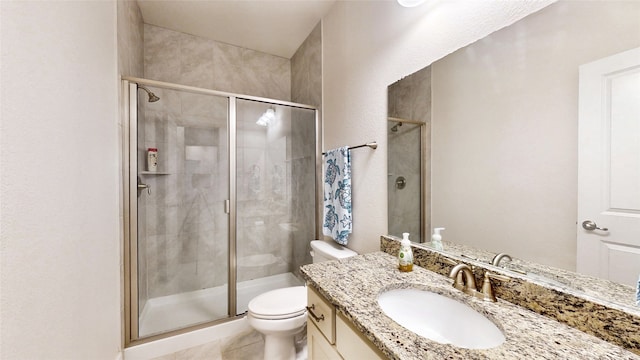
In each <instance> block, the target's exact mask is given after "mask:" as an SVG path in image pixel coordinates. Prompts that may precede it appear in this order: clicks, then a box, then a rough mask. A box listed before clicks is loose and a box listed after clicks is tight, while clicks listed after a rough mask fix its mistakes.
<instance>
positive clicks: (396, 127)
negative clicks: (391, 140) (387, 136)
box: [391, 123, 402, 132]
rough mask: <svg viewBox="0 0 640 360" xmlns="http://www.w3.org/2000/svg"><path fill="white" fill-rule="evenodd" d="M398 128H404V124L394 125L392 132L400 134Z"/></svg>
mask: <svg viewBox="0 0 640 360" xmlns="http://www.w3.org/2000/svg"><path fill="white" fill-rule="evenodd" d="M398 126H402V123H398V124H397V125H394V126H393V127H391V131H393V132H398Z"/></svg>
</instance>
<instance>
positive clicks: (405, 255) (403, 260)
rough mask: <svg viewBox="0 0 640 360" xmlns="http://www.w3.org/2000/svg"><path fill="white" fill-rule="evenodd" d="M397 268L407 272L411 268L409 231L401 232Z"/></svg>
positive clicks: (411, 252) (411, 255) (411, 254)
mask: <svg viewBox="0 0 640 360" xmlns="http://www.w3.org/2000/svg"><path fill="white" fill-rule="evenodd" d="M398 268H399V269H400V271H402V272H409V271H411V270H413V251H412V250H411V241H410V240H409V233H402V241H401V242H400V252H398Z"/></svg>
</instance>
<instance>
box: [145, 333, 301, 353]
mask: <svg viewBox="0 0 640 360" xmlns="http://www.w3.org/2000/svg"><path fill="white" fill-rule="evenodd" d="M263 350H264V338H263V335H262V334H260V333H258V332H256V331H254V330H250V331H248V332H244V333H240V334H237V335H234V336H230V337H228V338H223V339H221V340H216V341H212V342H210V343H206V344H204V345H200V346H196V347H192V348H189V349H185V350H181V351H178V352H175V353H172V354H168V355H164V356H160V357H156V358H153V359H151V360H205V359H206V360H262V359H263ZM306 359H307V331H306V329H305V331H303V332H302V333H301V334H300V335H298V336H296V360H306Z"/></svg>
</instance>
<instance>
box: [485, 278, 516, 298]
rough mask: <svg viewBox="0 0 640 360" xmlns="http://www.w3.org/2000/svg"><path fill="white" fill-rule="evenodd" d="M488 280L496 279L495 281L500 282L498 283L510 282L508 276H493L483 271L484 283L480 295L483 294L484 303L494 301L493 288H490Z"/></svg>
mask: <svg viewBox="0 0 640 360" xmlns="http://www.w3.org/2000/svg"><path fill="white" fill-rule="evenodd" d="M489 279H496V280H500V281H509V280H511V278H510V277H508V276H504V275H498V274H494V273H492V272H489V271H485V273H484V281H483V283H482V294H483V299H484V300H486V301H493V302H495V301H496V296H495V295H494V293H493V287H492V286H491V280H489Z"/></svg>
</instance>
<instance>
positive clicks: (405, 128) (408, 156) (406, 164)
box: [387, 67, 431, 242]
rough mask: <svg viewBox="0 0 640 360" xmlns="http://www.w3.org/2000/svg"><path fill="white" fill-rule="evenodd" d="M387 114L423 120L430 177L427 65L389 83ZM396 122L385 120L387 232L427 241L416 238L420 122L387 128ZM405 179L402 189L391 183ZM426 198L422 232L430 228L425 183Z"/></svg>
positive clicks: (429, 86)
mask: <svg viewBox="0 0 640 360" xmlns="http://www.w3.org/2000/svg"><path fill="white" fill-rule="evenodd" d="M388 106H389V116H391V117H396V118H403V119H410V120H416V121H423V122H425V123H426V125H424V126H425V127H426V133H427V136H426V138H427V144H426V149H427V151H426V154H425V157H426V158H425V159H423V160H422V164H423V165H424V166H426V171H425V172H426V176H425V177H426V180H427V184H430V182H429V181H428V179H430V178H431V170H430V169H431V155H430V153H431V146H430V142H429V140H428V139H430V138H431V67H426V68H424V69H422V70H420V71H418V72H415V73H413V74H411V75H409V76H407V77H405V78H403V79H402V80H399V81H397V82H395V83H393V84H391V85H390V86H389V89H388ZM395 125H398V123H397V122H392V121H389V122H388V123H387V129H388V173H389V181H388V197H389V198H388V208H389V210H388V211H389V234H391V235H395V236H399V237H401V236H402V233H403V232H408V233H410V234H411V235H410V238H411V240H412V241H415V242H423V241H429V240H428V239H421V238H420V221H421V219H420V218H421V211H420V209H421V206H420V196H419V194H420V183H421V181H423V180H421V174H420V163H421V161H420V141H421V140H420V126H418V125H414V124H409V123H404V124H402V126H398V127H397V131H395V132H394V131H391V127H393V126H395ZM399 176H403V177H404V178H405V179H406V186H405V188H404V189H399V188H398V187H396V186H395V180H396V178H397V177H399ZM425 191H426V192H427V194H426V201H425V204H424V206H423V207H422V209H423V211H425V212H426V214H425V215H424V216H423V218H424V221H425V233H426V234H425V236H428V235H429V232H430V225H431V224H430V221H429V220H430V218H431V215H430V213H431V210H430V209H431V201H430V191H431V186H430V185H427V186H425Z"/></svg>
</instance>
